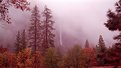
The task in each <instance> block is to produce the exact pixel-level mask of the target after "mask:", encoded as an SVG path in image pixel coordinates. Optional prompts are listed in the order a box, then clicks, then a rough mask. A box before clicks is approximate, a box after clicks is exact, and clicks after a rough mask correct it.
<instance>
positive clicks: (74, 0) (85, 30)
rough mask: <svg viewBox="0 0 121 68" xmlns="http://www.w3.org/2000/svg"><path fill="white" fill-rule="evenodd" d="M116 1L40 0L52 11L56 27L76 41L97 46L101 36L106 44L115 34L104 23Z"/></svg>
mask: <svg viewBox="0 0 121 68" xmlns="http://www.w3.org/2000/svg"><path fill="white" fill-rule="evenodd" d="M116 1H117V0H40V3H41V2H43V3H45V4H46V5H47V6H48V7H49V8H50V9H52V11H53V14H54V15H55V18H56V22H57V23H58V27H59V26H60V25H61V28H62V29H63V31H65V32H66V33H67V34H69V35H70V36H74V37H75V38H77V39H81V38H83V41H84V40H85V39H89V41H90V42H92V43H94V44H97V42H98V37H99V35H100V34H101V35H103V37H104V40H105V42H106V43H107V44H111V43H112V37H113V36H114V35H115V33H113V32H110V31H109V30H108V29H107V28H106V27H105V26H104V23H105V22H106V20H107V17H106V13H107V11H108V9H114V4H115V2H116Z"/></svg>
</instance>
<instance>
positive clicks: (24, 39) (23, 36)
mask: <svg viewBox="0 0 121 68" xmlns="http://www.w3.org/2000/svg"><path fill="white" fill-rule="evenodd" d="M26 47H27V36H26V31H25V29H24V30H23V32H22V33H21V49H22V50H24V49H26Z"/></svg>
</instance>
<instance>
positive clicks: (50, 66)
mask: <svg viewBox="0 0 121 68" xmlns="http://www.w3.org/2000/svg"><path fill="white" fill-rule="evenodd" d="M58 57H59V56H58V54H57V51H56V50H55V48H51V47H50V48H48V49H47V51H46V53H45V61H44V62H45V67H46V68H58V61H59V58H58Z"/></svg>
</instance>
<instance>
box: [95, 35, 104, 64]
mask: <svg viewBox="0 0 121 68" xmlns="http://www.w3.org/2000/svg"><path fill="white" fill-rule="evenodd" d="M105 55H106V46H105V42H104V40H103V37H102V36H101V35H100V37H99V42H98V46H97V62H98V64H99V65H104V64H105Z"/></svg>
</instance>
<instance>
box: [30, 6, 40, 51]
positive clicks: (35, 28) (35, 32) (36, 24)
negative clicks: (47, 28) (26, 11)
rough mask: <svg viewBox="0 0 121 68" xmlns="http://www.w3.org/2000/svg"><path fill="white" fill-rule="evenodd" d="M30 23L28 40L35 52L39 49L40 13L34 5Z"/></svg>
mask: <svg viewBox="0 0 121 68" xmlns="http://www.w3.org/2000/svg"><path fill="white" fill-rule="evenodd" d="M30 21H31V24H30V28H29V41H30V47H32V50H33V51H34V52H35V51H37V50H40V43H41V23H40V14H39V10H38V7H37V6H35V7H34V9H33V11H32V15H31V20H30Z"/></svg>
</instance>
